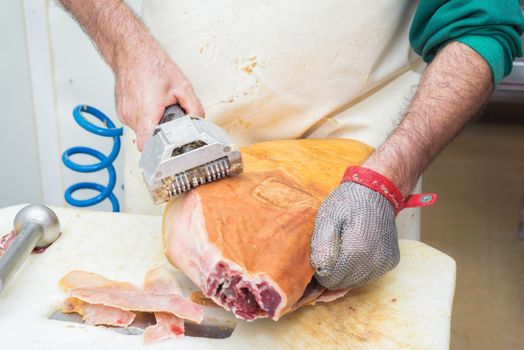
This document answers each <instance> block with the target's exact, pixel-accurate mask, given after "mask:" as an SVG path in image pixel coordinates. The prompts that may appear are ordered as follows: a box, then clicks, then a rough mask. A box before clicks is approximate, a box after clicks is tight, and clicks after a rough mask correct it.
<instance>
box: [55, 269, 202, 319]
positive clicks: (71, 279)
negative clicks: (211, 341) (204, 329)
mask: <svg viewBox="0 0 524 350" xmlns="http://www.w3.org/2000/svg"><path fill="white" fill-rule="evenodd" d="M82 274H85V279H84V278H82ZM108 281H110V280H107V279H105V278H104V277H101V276H98V275H96V274H92V273H82V272H81V271H74V272H72V273H70V274H68V275H66V276H65V277H64V278H63V279H62V280H61V282H60V285H61V286H62V287H63V288H64V289H66V290H69V293H70V295H71V296H72V297H74V298H77V299H80V300H82V301H84V302H86V303H89V304H101V305H105V306H111V307H115V308H119V309H122V310H128V311H143V312H167V313H172V314H175V315H177V316H178V317H181V318H184V319H188V320H192V321H195V322H200V321H201V320H202V317H203V309H202V307H201V306H199V305H197V304H194V303H192V302H191V301H188V300H186V299H184V297H182V296H180V295H174V294H170V295H159V294H154V293H151V292H148V291H146V290H143V289H142V288H139V287H136V286H134V285H132V284H131V283H126V282H113V281H110V282H111V283H109V282H108ZM90 283H92V284H90ZM77 286H78V287H77Z"/></svg>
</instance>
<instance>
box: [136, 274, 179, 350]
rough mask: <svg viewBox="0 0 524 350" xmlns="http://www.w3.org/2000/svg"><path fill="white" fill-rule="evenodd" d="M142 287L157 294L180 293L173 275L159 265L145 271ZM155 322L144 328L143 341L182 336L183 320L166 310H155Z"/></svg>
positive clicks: (156, 340) (148, 342)
mask: <svg viewBox="0 0 524 350" xmlns="http://www.w3.org/2000/svg"><path fill="white" fill-rule="evenodd" d="M144 289H145V290H147V291H148V292H151V293H153V294H158V295H162V294H163V295H180V296H181V295H182V290H181V289H180V286H179V285H178V283H177V281H176V279H175V276H174V275H173V274H172V273H171V272H169V271H168V270H167V269H166V268H165V267H163V266H161V267H158V268H156V269H154V270H151V271H149V272H148V273H147V275H146V278H145V283H144ZM155 319H156V324H155V325H153V326H149V327H147V328H146V329H145V330H144V342H145V343H146V344H150V343H156V342H159V341H162V340H165V339H169V338H180V337H183V336H184V320H183V319H181V318H179V317H177V316H176V315H173V314H170V313H166V312H155Z"/></svg>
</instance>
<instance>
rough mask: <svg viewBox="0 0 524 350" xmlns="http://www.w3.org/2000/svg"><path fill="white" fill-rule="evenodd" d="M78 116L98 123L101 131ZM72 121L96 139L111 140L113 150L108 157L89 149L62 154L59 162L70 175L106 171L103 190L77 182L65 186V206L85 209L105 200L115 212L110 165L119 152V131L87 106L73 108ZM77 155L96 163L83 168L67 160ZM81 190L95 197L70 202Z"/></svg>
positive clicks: (113, 186)
mask: <svg viewBox="0 0 524 350" xmlns="http://www.w3.org/2000/svg"><path fill="white" fill-rule="evenodd" d="M82 112H84V113H87V114H90V115H92V116H93V117H95V118H97V119H98V120H100V121H101V122H102V123H104V124H105V125H106V127H105V128H101V127H99V126H96V125H94V124H92V123H90V122H89V121H88V120H87V119H86V118H85V117H84V116H83V115H82ZM73 117H74V118H75V121H76V122H77V123H78V125H80V126H81V127H82V128H84V129H85V130H87V131H89V132H91V133H93V134H96V135H99V136H104V137H112V138H113V149H112V150H111V153H110V154H109V155H108V156H106V155H104V154H103V153H101V152H99V151H97V150H96V149H93V148H90V147H71V148H69V149H67V150H66V151H65V152H64V153H63V154H62V162H63V163H64V165H65V166H66V167H68V168H69V169H71V170H73V171H77V172H80V173H92V172H95V171H99V170H102V169H107V172H108V174H109V181H108V183H107V185H106V186H103V185H100V184H97V183H94V182H79V183H76V184H73V185H71V186H69V187H68V188H67V189H66V191H65V193H64V197H65V200H66V202H67V203H69V204H70V205H72V206H75V207H89V206H92V205H95V204H98V203H100V202H102V201H103V200H104V199H106V198H109V200H110V201H111V205H112V207H113V211H114V212H118V211H120V205H119V203H118V199H117V198H116V196H115V195H114V194H113V189H114V188H115V184H116V172H115V167H114V166H113V164H112V163H113V162H114V161H115V159H116V157H117V156H118V153H119V152H120V136H122V133H123V129H122V128H116V127H115V124H114V123H113V122H112V121H111V119H109V118H108V117H107V116H106V115H105V114H104V113H102V112H101V111H99V110H98V109H96V108H94V107H91V106H87V105H79V106H76V107H75V108H74V109H73ZM79 153H81V154H87V155H90V156H92V157H95V158H97V159H98V160H99V161H100V162H98V163H95V164H87V165H83V164H78V163H75V162H73V161H72V160H71V156H72V155H74V154H79ZM82 189H91V190H96V191H98V192H99V194H98V195H96V196H94V197H92V198H88V199H75V198H73V193H74V192H75V191H78V190H82Z"/></svg>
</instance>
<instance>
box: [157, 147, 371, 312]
mask: <svg viewBox="0 0 524 350" xmlns="http://www.w3.org/2000/svg"><path fill="white" fill-rule="evenodd" d="M371 151H372V149H371V148H370V147H368V146H366V145H364V144H362V143H359V142H357V141H352V140H286V141H271V142H263V143H258V144H254V145H251V146H248V147H245V148H243V149H242V157H243V162H244V173H243V174H242V175H240V176H236V177H233V178H228V179H224V180H221V181H218V182H215V183H211V184H208V185H205V186H201V187H198V188H197V189H195V190H193V191H191V192H190V193H189V194H187V195H184V196H182V197H181V198H179V199H175V200H173V201H171V202H170V203H169V204H168V206H167V209H166V212H165V214H164V225H163V231H164V245H165V250H166V254H167V256H168V258H169V259H170V261H171V262H172V263H173V264H174V265H175V266H177V267H178V268H180V269H181V270H182V271H183V272H184V273H186V275H188V276H189V278H191V279H192V280H193V282H194V283H196V284H197V285H198V286H199V287H200V288H202V290H203V292H204V294H205V295H206V296H208V297H210V298H211V299H213V300H214V301H215V302H217V303H218V304H220V305H222V306H224V307H225V308H227V309H231V310H232V311H233V312H234V313H235V314H236V315H237V316H238V317H241V318H244V319H247V320H252V319H255V318H258V317H272V318H273V319H278V318H279V317H281V316H282V315H283V314H285V313H286V312H288V311H291V310H293V306H294V305H295V304H296V303H297V302H298V301H299V300H300V299H301V297H302V296H303V294H304V292H305V290H306V287H307V286H308V283H309V282H310V281H311V279H312V277H313V268H312V267H311V264H310V260H309V244H310V238H311V234H312V229H313V223H314V218H315V214H316V212H317V210H318V208H319V206H320V204H321V203H322V201H323V199H324V198H325V197H326V196H327V195H328V194H329V192H330V191H331V190H332V189H333V188H335V187H336V186H337V184H338V183H339V182H340V179H341V177H342V174H343V172H344V170H345V169H346V167H347V166H349V165H354V164H360V163H361V162H362V161H363V160H364V159H365V158H366V157H367V156H368V155H369V154H370V153H371ZM319 295H320V293H319V294H318V296H319Z"/></svg>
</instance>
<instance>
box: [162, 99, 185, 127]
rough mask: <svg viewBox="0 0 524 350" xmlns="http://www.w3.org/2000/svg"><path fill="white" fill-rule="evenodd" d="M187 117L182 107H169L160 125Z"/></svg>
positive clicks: (176, 105) (175, 105)
mask: <svg viewBox="0 0 524 350" xmlns="http://www.w3.org/2000/svg"><path fill="white" fill-rule="evenodd" d="M185 115H186V112H185V111H184V110H183V109H182V107H180V106H179V105H178V104H174V105H171V106H168V107H167V108H166V109H165V111H164V115H163V116H162V119H160V123H158V124H163V123H167V122H170V121H172V120H174V119H177V118H180V117H183V116H185Z"/></svg>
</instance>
